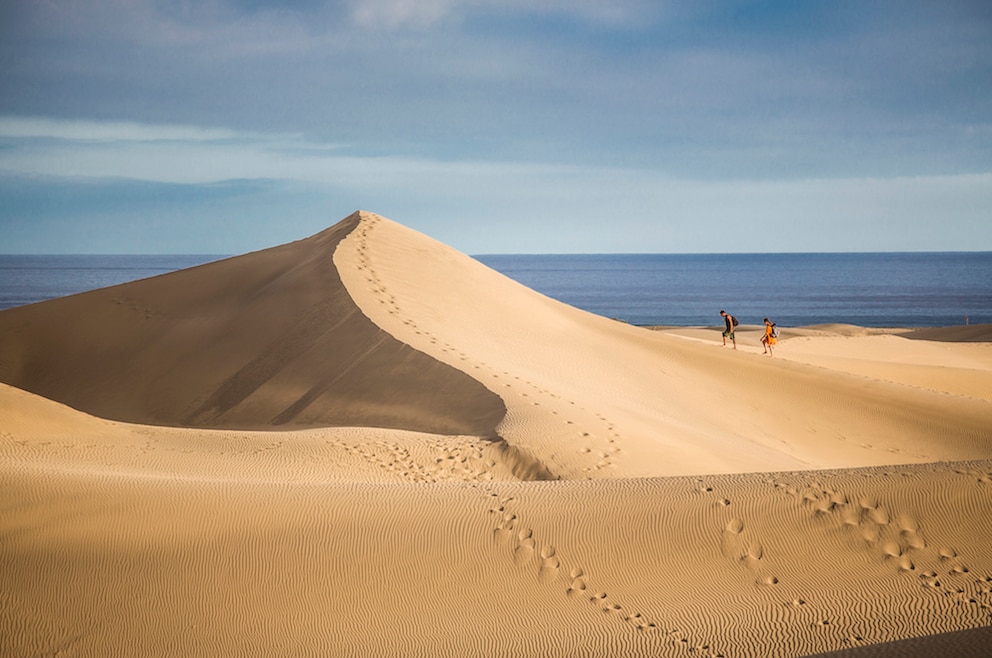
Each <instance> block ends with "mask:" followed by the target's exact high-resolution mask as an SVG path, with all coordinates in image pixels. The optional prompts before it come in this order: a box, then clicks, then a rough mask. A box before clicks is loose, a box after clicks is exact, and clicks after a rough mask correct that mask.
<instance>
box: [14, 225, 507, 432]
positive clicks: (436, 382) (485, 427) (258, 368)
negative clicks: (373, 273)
mask: <svg viewBox="0 0 992 658" xmlns="http://www.w3.org/2000/svg"><path fill="white" fill-rule="evenodd" d="M358 221H359V216H358V213H355V214H353V215H351V216H349V217H348V218H346V219H344V220H342V221H341V222H340V223H338V224H337V225H335V226H333V227H331V228H329V229H327V230H325V231H323V232H321V233H318V234H317V235H314V236H312V237H310V238H307V239H305V240H300V241H298V242H293V243H290V244H286V245H282V246H279V247H275V248H272V249H267V250H264V251H260V252H256V253H251V254H247V255H244V256H240V257H236V258H231V259H227V260H223V261H218V262H215V263H209V264H206V265H203V266H200V267H196V268H191V269H188V270H183V271H180V272H174V273H171V274H166V275H163V276H159V277H154V278H151V279H145V280H142V281H136V282H132V283H127V284H124V285H120V286H115V287H112V288H105V289H101V290H96V291H92V292H89V293H84V294H81V295H75V296H72V297H66V298H62V299H56V300H51V301H48V302H42V303H39V304H34V305H30V306H25V307H20V308H15V309H10V310H7V311H4V312H2V313H0V381H4V382H6V383H9V384H11V385H14V386H17V387H19V388H22V389H25V390H28V391H32V392H34V393H37V394H39V395H42V396H45V397H47V398H50V399H52V400H57V401H59V402H62V403H65V404H68V405H70V406H72V407H74V408H77V409H80V410H84V411H86V412H88V413H92V414H95V415H97V416H101V417H104V418H110V419H115V420H124V421H129V422H137V423H147V424H156V425H171V426H191V427H213V428H275V427H284V428H287V427H307V426H347V425H356V426H370V427H391V428H401V429H410V430H416V431H426V432H437V433H445V434H473V435H478V436H490V435H492V433H493V428H494V427H495V425H496V424H497V423H498V422H499V421H500V419H501V418H502V416H503V414H504V412H505V409H504V407H503V404H502V402H501V401H500V399H499V398H498V397H497V396H496V395H494V394H492V393H490V392H489V391H487V390H486V389H485V388H484V387H483V386H481V385H480V384H479V383H478V382H476V381H474V380H473V379H472V378H470V377H468V376H467V375H465V374H463V373H462V372H459V371H458V370H456V369H454V368H452V367H450V366H447V365H444V364H442V363H440V362H438V361H437V360H435V359H433V358H431V357H429V356H426V355H425V354H423V353H421V352H418V351H416V350H414V349H411V348H410V347H408V346H406V345H404V344H402V343H400V342H398V341H396V340H395V339H393V338H392V337H390V336H389V335H387V334H386V333H384V332H383V331H382V330H380V329H379V328H378V327H376V326H375V325H373V324H372V323H371V322H370V321H369V320H368V319H367V318H366V317H365V316H364V315H363V314H362V313H361V311H360V310H359V309H358V308H357V306H355V304H354V303H353V302H352V300H351V298H350V297H349V295H348V293H347V291H346V290H345V289H344V288H343V286H342V285H341V280H340V278H339V276H338V272H337V270H336V269H335V267H334V264H333V261H332V254H333V251H334V249H335V248H336V247H337V245H338V243H339V241H340V240H341V239H342V238H343V237H344V236H345V235H347V233H348V232H349V231H351V230H352V229H353V228H354V227H355V226H356V225H357V223H358Z"/></svg>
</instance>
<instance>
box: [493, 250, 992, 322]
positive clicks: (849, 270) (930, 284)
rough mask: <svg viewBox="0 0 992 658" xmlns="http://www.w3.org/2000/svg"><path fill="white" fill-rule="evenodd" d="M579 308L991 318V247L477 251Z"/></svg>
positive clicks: (851, 318) (633, 313)
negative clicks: (814, 251) (902, 250)
mask: <svg viewBox="0 0 992 658" xmlns="http://www.w3.org/2000/svg"><path fill="white" fill-rule="evenodd" d="M477 258H478V260H480V261H482V262H483V263H485V264H486V265H489V266H490V267H492V268H494V269H496V270H499V271H500V272H502V273H504V274H506V275H507V276H510V277H511V278H513V279H516V280H517V281H520V282H521V283H523V284H524V285H526V286H528V287H531V288H534V289H535V290H538V291H540V292H542V293H544V294H546V295H548V296H549V297H553V298H555V299H558V300H561V301H563V302H566V303H568V304H571V305H572V306H577V307H579V308H582V309H585V310H587V311H591V312H593V313H597V314H599V315H603V316H606V317H611V318H616V319H620V320H625V321H627V322H630V323H631V324H637V325H676V326H695V325H719V324H720V322H721V318H720V317H719V312H720V310H721V309H725V310H726V311H728V312H729V313H731V314H732V315H736V316H737V317H738V318H739V319H740V320H741V322H743V323H746V324H760V323H761V320H762V318H764V317H769V318H771V319H772V320H773V321H775V322H777V323H778V324H781V325H786V326H803V325H810V324H822V323H829V322H841V323H848V324H857V325H861V326H866V327H937V326H952V325H959V324H965V322H966V316H967V318H968V320H969V321H970V322H971V323H972V324H976V323H989V322H992V253H990V252H982V253H974V252H969V253H873V254H862V253H858V254H679V255H636V254H626V255H551V256H534V255H522V256H478V257H477Z"/></svg>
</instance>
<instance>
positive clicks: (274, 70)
mask: <svg viewBox="0 0 992 658" xmlns="http://www.w3.org/2000/svg"><path fill="white" fill-rule="evenodd" d="M358 209H364V210H369V211H372V212H376V213H378V214H381V215H384V216H386V217H389V218H390V219H393V220H395V221H397V222H400V223H401V224H404V225H406V226H409V227H411V228H413V229H416V230H418V231H421V232H423V233H426V234H428V235H430V236H431V237H433V238H436V239H438V240H441V241H442V242H445V243H447V244H450V245H452V246H454V247H455V248H457V249H459V250H461V251H463V252H466V253H469V254H494V253H725V252H819V251H973V250H981V251H990V250H992V3H989V2H987V0H972V1H958V0H940V1H939V2H937V1H918V0H899V1H896V0H893V1H888V2H885V1H873V0H853V1H847V0H836V1H827V0H805V1H802V2H787V1H776V2H771V1H748V0H726V1H723V2H716V1H711V0H671V1H668V0H643V1H642V0H611V1H610V2H608V3H607V2H602V0H572V1H567V0H549V1H542V0H338V1H326V2H325V1H321V0H298V1H289V2H287V1H279V2H275V1H270V0H203V1H199V2H194V1H192V0H184V1H181V0H76V1H71V0H31V1H30V2H27V1H25V0H0V253H204V254H236V253H244V252H247V251H253V250H257V249H262V248H265V247H269V246H274V245H277V244H282V243H285V242H289V241H292V240H296V239H300V238H303V237H306V236H308V235H311V234H313V233H316V232H318V231H320V230H322V229H324V228H327V227H328V226H331V225H333V224H334V223H336V222H337V221H339V220H340V219H342V218H344V217H345V216H347V215H348V214H350V213H351V212H353V211H355V210H358Z"/></svg>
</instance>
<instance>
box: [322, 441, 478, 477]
mask: <svg viewBox="0 0 992 658" xmlns="http://www.w3.org/2000/svg"><path fill="white" fill-rule="evenodd" d="M327 443H329V444H332V445H334V446H336V447H338V448H341V449H342V450H344V452H345V453H347V454H350V455H354V456H357V457H359V458H361V459H363V460H364V461H366V462H368V463H370V464H373V465H375V466H377V467H379V468H382V469H384V470H387V471H390V472H392V473H396V474H397V475H400V476H402V477H403V478H404V479H406V480H409V481H411V482H421V483H436V482H487V481H490V480H492V479H493V477H494V476H493V469H494V467H495V466H496V460H495V459H494V458H493V457H492V456H491V455H488V454H487V452H488V448H490V446H489V445H487V444H486V443H485V442H482V441H479V442H467V443H462V444H456V445H452V444H451V443H450V442H447V441H443V440H437V441H428V442H426V446H427V448H428V449H429V451H430V452H431V453H433V454H434V458H433V460H432V461H431V462H429V463H427V464H424V463H422V461H418V460H417V459H416V457H414V456H413V455H412V454H411V453H410V450H409V449H408V448H406V447H404V446H401V445H397V444H394V443H388V442H384V441H375V442H371V443H361V444H357V445H356V444H353V443H345V442H343V441H335V440H328V441H327Z"/></svg>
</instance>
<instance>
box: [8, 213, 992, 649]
mask: <svg viewBox="0 0 992 658" xmlns="http://www.w3.org/2000/svg"><path fill="white" fill-rule="evenodd" d="M717 319H719V318H717ZM758 335H759V334H758V330H757V329H756V328H746V327H745V328H742V329H741V331H740V332H739V335H738V342H739V343H740V349H739V350H737V351H733V350H730V349H723V348H721V346H720V335H719V330H716V329H706V328H700V329H665V330H657V331H651V330H648V329H645V328H638V327H632V326H628V325H625V324H623V323H619V322H615V321H612V320H607V319H604V318H600V317H597V316H593V315H590V314H588V313H585V312H582V311H579V310H577V309H574V308H571V307H568V306H566V305H564V304H560V303H558V302H556V301H553V300H550V299H547V298H545V297H543V296H541V295H539V294H537V293H535V292H533V291H530V290H528V289H526V288H524V287H522V286H520V285H519V284H517V283H515V282H513V281H511V280H509V279H507V278H505V277H503V276H502V275H500V274H498V273H496V272H494V271H492V270H490V269H488V268H486V267H485V266H483V265H481V264H480V263H478V262H476V261H474V260H473V259H471V258H469V257H467V256H465V255H463V254H460V253H458V252H457V251H455V250H453V249H451V248H449V247H447V246H445V245H443V244H440V243H438V242H436V241H434V240H432V239H430V238H427V237H425V236H423V235H421V234H418V233H416V232H414V231H411V230H409V229H406V228H404V227H402V226H400V225H398V224H396V223H394V222H392V221H390V220H387V219H384V218H382V217H379V216H377V215H374V214H371V213H365V212H359V213H355V214H353V215H351V216H350V217H348V218H346V219H344V220H343V221H342V222H341V223H339V224H337V225H335V226H334V227H332V228H330V229H328V230H327V231H324V232H322V233H319V234H317V235H315V236H313V237H311V238H308V239H306V240H301V241H299V242H295V243H292V244H288V245H284V246H281V247H275V248H273V249H269V250H265V251H261V252H257V253H252V254H247V255H245V256H241V257H238V258H233V259H228V260H225V261H220V262H217V263H211V264H207V265H204V266H200V267H197V268H192V269H190V270H184V271H181V272H176V273H173V274H169V275H164V276H161V277H156V278H153V279H148V280H144V281H138V282H134V283H129V284H124V285H122V286H116V287H113V288H107V289H104V290H98V291H94V292H90V293H85V294H82V295H76V296H73V297H68V298H64V299H59V300H53V301H50V302H44V303H41V304H35V305H31V306H27V307H21V308H15V309H10V310H8V311H4V312H2V313H0V381H3V382H6V384H3V385H0V493H2V496H0V501H2V505H3V512H2V514H0V565H2V566H0V654H2V655H5V656H36V655H65V656H73V655H78V656H89V655H141V656H146V655H184V656H217V655H259V656H272V655H279V656H297V655H299V656H304V655H305V656H312V655H333V656H497V655H506V656H728V657H729V656H805V655H812V654H820V653H828V652H840V653H838V654H837V655H843V656H859V657H862V658H863V657H865V656H890V655H891V656H895V655H914V654H915V655H930V654H932V653H933V652H934V651H939V652H941V653H943V654H944V655H946V656H951V655H976V656H977V655H984V654H983V652H984V651H986V650H987V647H988V646H989V645H990V642H992V632H990V628H992V429H990V421H992V336H990V331H989V328H988V327H977V328H976V327H969V328H959V329H949V330H932V331H922V330H918V331H915V332H908V331H900V330H891V331H875V330H864V329H859V328H854V327H844V326H830V327H814V328H806V329H789V330H787V331H786V332H785V334H784V335H783V338H782V339H781V340H780V343H779V345H778V349H777V351H776V356H775V358H774V359H769V358H767V357H764V356H762V355H761V349H760V345H758V343H757V337H758Z"/></svg>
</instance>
